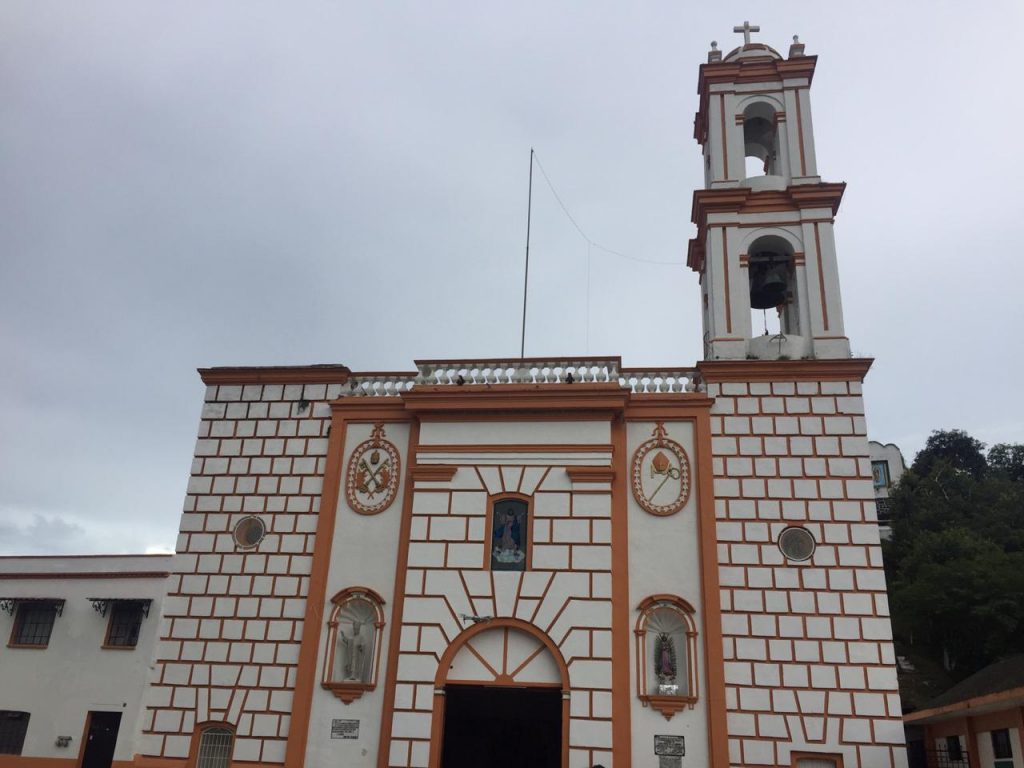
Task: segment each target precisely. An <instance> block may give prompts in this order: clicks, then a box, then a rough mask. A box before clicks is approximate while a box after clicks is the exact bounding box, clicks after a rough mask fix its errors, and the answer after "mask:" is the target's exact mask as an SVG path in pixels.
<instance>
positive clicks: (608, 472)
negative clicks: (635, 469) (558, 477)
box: [565, 466, 615, 483]
mask: <svg viewBox="0 0 1024 768" xmlns="http://www.w3.org/2000/svg"><path fill="white" fill-rule="evenodd" d="M565 473H566V474H567V475H568V476H569V479H570V480H572V481H573V482H574V483H610V482H612V481H613V480H614V479H615V469H614V468H613V467H572V466H569V467H566V468H565Z"/></svg>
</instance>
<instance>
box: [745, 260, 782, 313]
mask: <svg viewBox="0 0 1024 768" xmlns="http://www.w3.org/2000/svg"><path fill="white" fill-rule="evenodd" d="M750 270H751V271H750V306H751V307H752V308H753V309H771V308H772V307H777V306H779V305H780V304H785V303H786V278H787V274H786V265H785V264H780V263H777V262H771V261H760V262H753V263H752V264H751V265H750Z"/></svg>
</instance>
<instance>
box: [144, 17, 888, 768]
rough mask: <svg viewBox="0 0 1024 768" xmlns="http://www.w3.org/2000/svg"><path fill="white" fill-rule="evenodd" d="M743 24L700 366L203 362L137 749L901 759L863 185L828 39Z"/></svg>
mask: <svg viewBox="0 0 1024 768" xmlns="http://www.w3.org/2000/svg"><path fill="white" fill-rule="evenodd" d="M745 26H747V29H748V32H747V33H746V39H747V42H745V44H744V45H743V46H741V47H740V48H737V49H736V50H735V51H733V52H731V53H730V54H728V55H725V56H723V55H722V53H721V52H719V51H717V50H712V51H711V53H710V54H709V56H708V63H707V64H705V65H703V66H701V68H700V75H699V82H698V92H699V96H700V101H699V109H698V112H697V115H696V120H695V128H694V135H695V138H696V139H697V141H698V143H699V144H700V146H701V147H702V150H703V155H704V158H705V187H704V189H701V190H698V191H697V192H696V193H695V195H694V203H693V220H694V223H695V225H696V228H697V234H696V237H695V238H694V239H693V240H692V241H691V243H690V247H689V252H688V264H689V266H690V267H691V268H692V269H693V271H694V272H695V273H696V275H697V277H698V278H699V284H700V296H701V306H702V316H703V330H704V348H705V354H704V357H705V360H704V361H702V362H700V363H698V364H697V365H696V366H694V367H686V368H673V369H657V370H646V369H628V368H624V367H623V366H622V365H621V361H620V360H619V359H617V358H602V359H583V358H565V359H559V360H554V359H552V360H546V359H545V360H540V359H519V358H513V359H503V360H497V359H494V360H444V361H436V360H432V361H417V363H416V366H415V370H410V371H408V372H397V373H388V372H385V373H375V372H357V371H352V370H350V369H348V368H347V367H345V366H308V367H253V368H211V369H204V370H202V371H201V372H200V373H201V376H202V378H203V381H204V382H205V384H206V385H207V390H206V397H205V402H204V404H203V410H202V417H201V421H200V428H199V439H198V442H197V444H196V452H195V458H194V461H193V465H192V474H191V478H190V480H189V488H188V495H187V498H186V502H185V510H184V514H183V516H182V522H181V532H180V537H179V540H178V547H177V548H178V553H179V554H178V558H177V566H176V569H175V571H176V572H175V573H174V574H173V575H172V576H171V577H170V580H169V581H170V583H169V590H168V595H167V598H166V600H165V602H164V606H163V618H162V626H161V636H160V640H159V642H158V644H157V654H156V655H157V659H156V664H155V667H154V673H153V677H152V680H151V682H150V685H149V686H148V691H147V694H146V699H145V705H144V706H145V710H144V712H143V713H142V721H143V722H142V734H141V737H140V742H139V743H140V748H139V754H138V755H136V758H135V763H136V764H138V765H140V766H150V767H151V768H162V767H166V768H171V766H174V767H178V766H188V767H189V768H193V767H195V766H199V767H200V768H215V767H216V768H219V767H220V766H228V765H233V766H253V767H255V766H280V765H285V766H289V768H300V766H310V767H319V766H325V767H326V766H345V767H346V768H350V767H351V768H362V767H364V766H365V767H366V768H371V767H373V768H427V767H428V766H429V767H430V768H436V767H437V766H444V767H445V768H459V766H470V765H473V766H477V765H487V766H498V767H500V766H506V765H508V766H511V765H531V766H559V767H560V768H568V767H571V768H589V767H590V766H596V765H601V766H605V767H606V768H611V767H612V766H615V767H616V768H625V767H626V766H638V767H639V766H654V765H658V766H668V767H671V766H715V767H721V768H725V767H726V766H799V767H800V768H824V767H825V766H834V767H836V768H857V767H861V766H862V767H863V768H869V767H870V768H876V767H883V766H900V765H904V764H905V754H904V747H903V731H902V723H901V719H900V718H901V709H900V701H899V694H898V689H897V682H896V671H895V657H894V653H893V647H892V641H891V629H890V622H889V618H888V607H887V602H886V591H885V580H884V575H883V571H882V563H881V552H880V548H879V540H878V528H877V522H876V518H875V505H874V495H873V487H872V476H871V460H870V456H869V449H868V439H867V430H866V425H865V420H864V410H863V401H862V397H861V393H862V390H861V386H862V382H863V379H864V377H865V375H866V373H867V371H868V368H869V366H870V360H864V359H856V358H851V357H850V349H849V341H848V339H847V338H846V335H845V331H844V327H843V315H842V305H841V297H840V291H839V281H838V269H837V257H836V249H835V244H834V240H833V233H832V225H833V221H834V217H835V215H836V213H837V211H838V209H839V204H840V201H841V198H842V194H843V189H844V185H842V184H834V183H827V182H824V181H822V179H821V178H820V177H819V176H818V171H817V161H816V156H815V152H814V141H813V129H812V122H811V109H810V100H809V91H810V86H811V80H812V77H813V74H814V68H815V63H816V58H815V57H814V56H807V55H805V54H804V50H803V46H802V45H800V44H799V43H794V45H793V46H792V47H791V48H790V50H789V55H788V57H785V58H784V57H782V56H781V55H780V54H779V53H777V52H776V51H775V50H773V49H772V48H770V47H768V46H766V45H762V44H759V43H752V42H749V26H748V25H745ZM747 158H756V161H757V162H758V163H763V168H764V173H763V174H761V173H759V174H758V175H756V176H748V175H747V173H748V172H747ZM769 309H770V310H771V311H772V312H776V311H777V313H778V315H779V318H780V320H779V323H780V328H779V332H778V333H775V334H773V335H768V334H765V335H759V334H757V332H756V331H755V330H754V326H753V320H752V318H756V316H757V315H756V313H757V312H759V311H765V312H766V311H767V310H769Z"/></svg>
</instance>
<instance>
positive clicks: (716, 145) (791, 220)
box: [687, 22, 850, 360]
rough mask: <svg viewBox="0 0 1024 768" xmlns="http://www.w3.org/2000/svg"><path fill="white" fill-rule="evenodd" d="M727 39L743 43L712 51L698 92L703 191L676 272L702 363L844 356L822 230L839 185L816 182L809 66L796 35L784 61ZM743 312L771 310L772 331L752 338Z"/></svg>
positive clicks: (829, 242) (830, 242) (828, 237)
mask: <svg viewBox="0 0 1024 768" xmlns="http://www.w3.org/2000/svg"><path fill="white" fill-rule="evenodd" d="M735 31H736V32H742V33H743V36H744V44H743V45H742V46H740V47H739V48H736V49H735V50H733V51H731V52H730V53H729V54H727V55H726V56H724V57H723V55H722V52H721V51H719V50H718V49H717V45H716V44H715V43H712V44H711V46H712V49H711V51H710V52H709V53H708V62H707V64H703V65H701V68H700V77H699V80H698V84H697V89H698V92H699V93H700V107H699V109H698V111H697V115H696V118H695V121H694V138H696V139H697V141H698V142H699V143H700V145H701V147H702V148H703V154H704V189H701V190H697V191H696V192H695V193H694V196H693V211H692V217H693V222H694V224H696V225H697V236H696V237H695V238H694V239H692V240H691V241H690V247H689V253H688V255H687V263H688V264H689V266H690V267H691V268H692V269H693V270H694V271H696V272H698V273H699V274H700V284H701V301H702V307H703V319H704V324H703V325H704V357H705V359H708V360H715V359H719V360H729V359H731V360H742V359H769V360H775V359H792V360H799V359H836V358H847V357H849V356H850V344H849V340H848V339H847V337H846V334H845V330H844V327H843V307H842V301H841V299H840V294H839V274H838V269H837V265H836V250H835V240H834V237H833V228H832V225H833V222H834V217H835V214H836V212H837V211H838V210H839V203H840V201H841V199H842V196H843V190H844V189H845V187H846V185H845V184H842V183H840V184H829V183H825V182H822V180H821V177H820V176H818V164H817V158H816V156H815V152H814V128H813V124H812V122H811V102H810V88H811V80H812V78H813V77H814V67H815V64H816V62H817V57H815V56H805V55H804V46H803V44H801V43H800V42H798V41H797V38H796V37H794V38H793V41H794V42H793V44H792V45H791V46H790V48H789V57H788V58H785V59H784V58H783V57H782V56H781V55H780V54H779V53H778V52H777V51H775V50H774V49H772V48H770V47H769V46H767V45H764V44H762V43H752V42H750V33H751V32H757V31H759V27H752V26H750V24H749V23H747V22H744V25H743V26H742V27H736V28H735ZM755 168H756V170H754V169H755ZM748 169H749V170H748ZM752 310H756V311H757V312H760V311H762V310H763V311H765V312H767V313H776V312H778V315H779V332H778V333H772V334H762V332H761V329H760V327H756V328H755V326H754V324H753V323H752V320H751V313H752Z"/></svg>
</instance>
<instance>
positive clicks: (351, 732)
mask: <svg viewBox="0 0 1024 768" xmlns="http://www.w3.org/2000/svg"><path fill="white" fill-rule="evenodd" d="M331 738H332V739H358V738H359V721H358V720H331Z"/></svg>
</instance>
